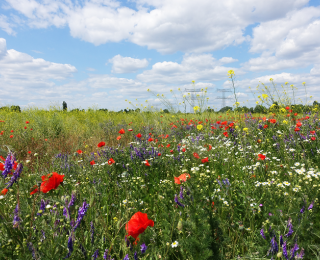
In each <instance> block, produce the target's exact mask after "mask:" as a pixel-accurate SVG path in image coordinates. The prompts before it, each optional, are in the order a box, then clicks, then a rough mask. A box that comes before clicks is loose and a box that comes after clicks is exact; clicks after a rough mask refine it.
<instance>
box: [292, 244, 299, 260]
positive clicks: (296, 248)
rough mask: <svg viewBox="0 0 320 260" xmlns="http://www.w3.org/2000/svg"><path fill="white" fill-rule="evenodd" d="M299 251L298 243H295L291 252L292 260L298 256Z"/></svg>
mask: <svg viewBox="0 0 320 260" xmlns="http://www.w3.org/2000/svg"><path fill="white" fill-rule="evenodd" d="M298 249H299V246H298V244H297V243H295V245H294V247H293V248H292V249H291V251H290V255H291V258H290V259H293V258H294V255H295V254H296V252H297V251H298Z"/></svg>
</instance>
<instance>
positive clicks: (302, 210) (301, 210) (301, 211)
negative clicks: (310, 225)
mask: <svg viewBox="0 0 320 260" xmlns="http://www.w3.org/2000/svg"><path fill="white" fill-rule="evenodd" d="M304 209H305V206H303V207H302V209H300V213H301V214H303V212H304Z"/></svg>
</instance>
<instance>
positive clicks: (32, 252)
mask: <svg viewBox="0 0 320 260" xmlns="http://www.w3.org/2000/svg"><path fill="white" fill-rule="evenodd" d="M28 249H29V251H30V252H31V254H32V258H33V259H37V258H36V252H35V250H34V247H33V245H32V243H31V242H30V243H28Z"/></svg>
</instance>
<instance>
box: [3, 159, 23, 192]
mask: <svg viewBox="0 0 320 260" xmlns="http://www.w3.org/2000/svg"><path fill="white" fill-rule="evenodd" d="M22 169H23V165H22V164H21V163H19V164H18V166H17V169H16V170H15V172H14V173H13V176H12V177H11V180H10V181H9V182H8V183H6V184H7V185H8V186H7V189H9V188H10V187H12V185H13V184H14V183H15V182H18V178H19V177H20V173H21V172H22Z"/></svg>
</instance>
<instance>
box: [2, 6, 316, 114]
mask: <svg viewBox="0 0 320 260" xmlns="http://www.w3.org/2000/svg"><path fill="white" fill-rule="evenodd" d="M229 70H233V71H234V73H235V80H234V84H232V82H231V79H230V78H229V77H228V71H229ZM270 78H272V79H273V84H274V85H273V84H272V82H271V81H270ZM192 81H194V82H195V83H194V84H192ZM285 82H288V84H287V85H285ZM303 82H305V83H306V84H305V86H303V85H302V83H303ZM262 83H263V84H265V85H266V86H268V87H271V88H274V87H275V88H277V89H278V91H280V90H281V89H282V87H281V85H283V86H287V87H288V88H289V89H291V88H290V87H289V86H291V85H293V87H294V89H295V90H294V95H295V100H294V102H292V103H301V102H302V103H303V104H305V103H306V102H309V103H310V102H311V103H312V102H313V101H314V100H317V101H320V1H318V0H281V1H279V0H268V1H262V0H224V1H219V0H197V1H195V0H188V1H186V0H121V1H116V0H37V1H36V0H2V1H0V106H6V105H19V106H20V108H21V109H22V110H24V109H28V108H34V107H36V108H39V109H49V108H50V107H60V108H62V102H63V101H65V102H66V103H67V105H68V109H70V110H71V109H75V108H79V109H88V108H95V109H98V108H105V109H108V110H112V111H119V110H121V109H125V108H129V109H135V108H136V107H134V106H135V105H136V104H138V105H139V106H140V104H144V105H145V104H149V105H153V106H154V107H158V108H165V106H163V105H161V101H160V100H159V99H157V97H156V94H164V95H165V96H166V97H167V98H168V99H171V98H172V96H171V95H170V94H171V92H170V90H171V89H172V90H173V91H174V93H178V91H177V90H178V88H180V89H181V90H183V91H182V94H187V92H186V93H184V90H185V89H190V88H196V89H201V88H207V97H209V100H208V104H207V105H208V106H210V107H211V108H214V109H215V110H219V109H220V108H221V107H222V104H223V103H222V102H223V100H222V99H220V98H221V97H222V96H223V93H222V92H221V91H220V90H221V89H225V90H227V91H232V92H226V93H225V97H226V98H228V99H225V104H226V105H230V106H232V105H233V104H234V103H235V98H234V92H235V94H236V97H237V100H238V101H239V103H240V105H241V106H247V107H252V106H255V105H256V101H257V95H258V94H257V93H258V92H256V91H255V89H256V87H257V86H258V85H259V86H260V87H261V86H263V85H262ZM249 87H251V89H249ZM234 88H235V89H234ZM148 89H150V91H149V92H148V91H147V90H148ZM254 93H255V94H254ZM289 93H291V92H288V93H287V95H288V96H290V95H291V94H289ZM310 96H312V97H311V98H310ZM291 98H292V100H293V96H292V95H291ZM136 99H137V101H136ZM125 100H127V101H125ZM146 100H148V103H146V102H145V101H146ZM128 101H131V102H132V103H131V104H129V103H128ZM178 102H179V101H178Z"/></svg>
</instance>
